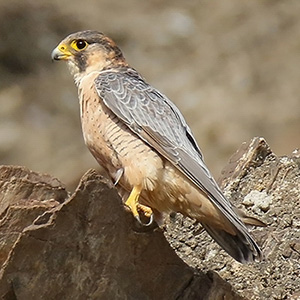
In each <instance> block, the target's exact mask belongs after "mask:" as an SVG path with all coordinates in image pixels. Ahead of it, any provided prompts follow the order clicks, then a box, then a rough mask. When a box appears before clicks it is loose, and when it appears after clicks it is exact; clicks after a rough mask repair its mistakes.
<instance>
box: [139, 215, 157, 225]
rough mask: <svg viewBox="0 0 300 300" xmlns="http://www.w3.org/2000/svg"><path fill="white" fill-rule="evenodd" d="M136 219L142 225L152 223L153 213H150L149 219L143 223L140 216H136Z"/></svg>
mask: <svg viewBox="0 0 300 300" xmlns="http://www.w3.org/2000/svg"><path fill="white" fill-rule="evenodd" d="M136 219H137V220H138V222H139V223H140V224H141V225H142V226H144V227H148V226H150V225H151V224H152V223H153V220H154V218H153V214H151V216H150V218H149V219H150V220H149V222H148V223H143V222H142V221H141V219H140V216H136Z"/></svg>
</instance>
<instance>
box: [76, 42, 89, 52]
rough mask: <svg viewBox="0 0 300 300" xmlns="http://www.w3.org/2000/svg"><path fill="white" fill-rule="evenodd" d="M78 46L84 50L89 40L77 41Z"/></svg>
mask: <svg viewBox="0 0 300 300" xmlns="http://www.w3.org/2000/svg"><path fill="white" fill-rule="evenodd" d="M76 46H77V48H78V49H79V50H83V49H84V48H85V47H86V46H87V42H86V41H84V40H78V41H76Z"/></svg>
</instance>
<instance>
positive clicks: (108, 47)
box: [52, 30, 125, 80]
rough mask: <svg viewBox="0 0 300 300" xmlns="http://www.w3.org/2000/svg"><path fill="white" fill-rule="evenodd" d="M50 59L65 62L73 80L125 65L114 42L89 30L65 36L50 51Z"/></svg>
mask: <svg viewBox="0 0 300 300" xmlns="http://www.w3.org/2000/svg"><path fill="white" fill-rule="evenodd" d="M52 59H53V60H66V61H67V62H68V65H69V67H70V70H71V73H72V74H73V75H74V78H75V80H76V78H78V77H82V76H83V75H85V74H88V73H90V72H93V71H101V70H103V69H107V68H110V67H114V66H116V65H119V64H120V63H121V64H123V65H124V63H125V60H124V57H123V54H122V52H121V50H120V48H119V47H118V46H117V45H116V44H115V42H114V41H112V40H111V39H110V38H109V37H107V36H105V35H104V34H103V33H100V32H97V31H91V30H86V31H80V32H77V33H73V34H70V35H69V36H67V37H66V38H65V39H63V40H62V41H61V42H60V43H59V44H58V46H57V47H56V48H55V49H54V50H53V51H52Z"/></svg>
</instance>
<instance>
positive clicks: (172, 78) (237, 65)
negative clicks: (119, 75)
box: [0, 0, 300, 189]
mask: <svg viewBox="0 0 300 300" xmlns="http://www.w3.org/2000/svg"><path fill="white" fill-rule="evenodd" d="M299 14H300V1H298V0H290V1H280V0H253V1H240V0H223V1H216V0H215V1H212V0H205V1H202V0H189V1H179V0H164V1H162V0H148V1H138V0H126V1H117V0H85V1H82V0H72V1H71V0H59V1H58V0H51V1H46V0H39V1H36V0H31V1H29V0H10V1H8V0H4V1H3V0H0V39H1V42H0V164H13V165H23V166H26V167H28V168H30V169H32V170H35V171H39V172H46V173H50V174H52V175H54V176H55V177H57V178H59V179H60V180H62V181H63V182H64V183H65V184H66V185H67V187H68V188H69V189H72V188H74V186H76V184H77V182H78V180H79V178H80V177H81V175H82V174H83V173H84V172H85V171H86V170H87V169H88V168H91V167H93V168H95V167H96V168H99V167H98V165H97V164H96V162H95V161H94V159H93V158H92V156H91V154H90V153H89V152H88V150H87V149H86V147H85V145H84V142H83V138H82V133H81V126H80V119H79V105H78V99H77V89H76V88H75V86H74V83H73V79H72V77H71V76H70V74H69V72H68V70H67V67H66V64H64V63H52V62H51V59H50V54H51V51H52V49H53V48H54V47H55V46H56V45H57V43H58V42H59V41H60V40H61V39H62V38H64V37H65V36H66V35H68V34H69V33H71V32H75V31H78V30H83V29H94V30H99V31H102V32H104V33H106V34H107V35H109V36H110V37H112V38H113V39H114V40H115V41H116V42H117V43H118V44H119V46H120V47H121V49H122V50H123V52H124V53H125V57H126V58H127V60H128V61H129V63H130V64H131V65H132V66H133V67H135V68H136V69H137V70H138V71H139V72H140V73H141V74H142V75H143V76H144V77H145V78H146V79H147V81H148V82H149V83H151V84H152V85H153V86H155V87H156V88H158V89H159V90H160V91H161V92H163V93H164V94H166V95H167V96H168V97H169V98H170V99H171V100H172V101H173V102H175V104H176V105H177V106H178V107H179V108H180V110H181V111H182V113H183V114H184V116H185V117H186V119H187V122H188V124H189V125H190V127H191V128H192V131H193V133H194V135H195V137H196V139H197V141H198V143H199V145H200V147H201V149H202V151H203V153H204V157H205V159H206V163H207V165H208V166H209V168H210V169H211V171H212V173H213V174H214V175H215V177H218V176H219V174H220V171H221V169H222V168H223V167H224V166H225V165H226V164H227V162H228V159H229V157H230V156H231V155H232V154H233V153H234V152H235V151H236V150H237V149H238V148H239V146H240V144H241V143H242V142H244V141H248V140H249V139H251V138H252V137H254V136H263V137H264V138H265V139H266V140H267V142H268V143H269V144H270V146H271V148H272V149H273V151H274V152H275V153H276V154H278V155H285V154H286V155H288V154H290V153H291V152H292V151H293V150H294V149H295V148H297V147H299V146H300V134H299V128H300V36H299V34H300V18H299Z"/></svg>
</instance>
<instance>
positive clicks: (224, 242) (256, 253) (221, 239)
mask: <svg viewBox="0 0 300 300" xmlns="http://www.w3.org/2000/svg"><path fill="white" fill-rule="evenodd" d="M201 224H202V226H203V227H204V228H205V229H206V231H207V232H208V233H209V234H210V235H211V237H212V238H213V239H214V240H215V241H216V242H217V243H218V244H219V245H220V246H221V247H222V248H223V249H224V250H225V251H226V252H227V253H228V254H229V255H231V256H232V257H233V258H234V259H236V260H237V261H239V262H241V263H250V262H254V261H260V260H261V259H262V252H261V250H260V249H259V247H258V245H257V244H256V242H255V241H254V240H253V238H252V237H251V236H250V234H249V233H248V230H247V228H246V227H245V226H242V227H241V228H236V227H235V232H236V234H235V235H232V234H230V233H228V232H227V231H224V230H222V229H220V228H216V227H212V226H211V225H210V224H205V223H201Z"/></svg>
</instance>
